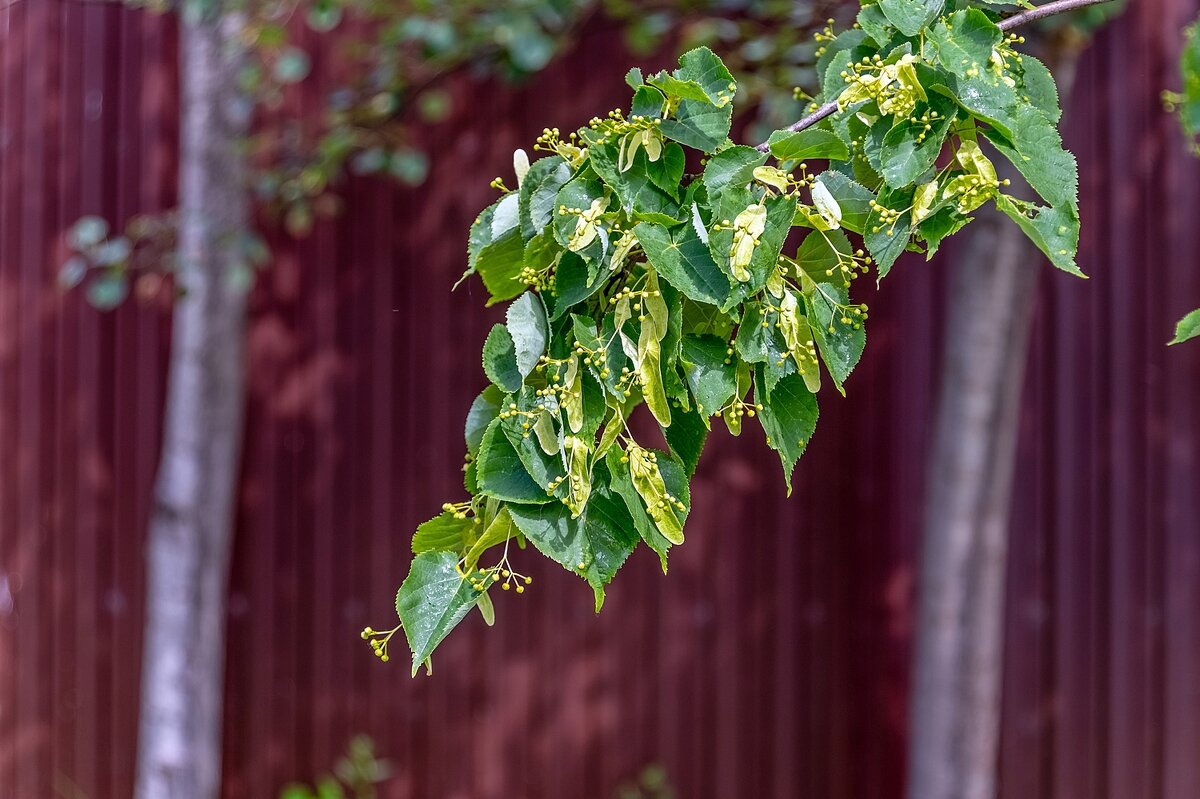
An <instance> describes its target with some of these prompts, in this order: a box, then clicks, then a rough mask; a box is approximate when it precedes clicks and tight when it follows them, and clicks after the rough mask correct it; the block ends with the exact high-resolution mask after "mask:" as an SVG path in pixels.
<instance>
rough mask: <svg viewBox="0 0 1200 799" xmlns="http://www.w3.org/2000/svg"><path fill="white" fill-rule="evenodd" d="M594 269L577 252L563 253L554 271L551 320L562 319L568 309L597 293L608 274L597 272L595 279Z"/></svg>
mask: <svg viewBox="0 0 1200 799" xmlns="http://www.w3.org/2000/svg"><path fill="white" fill-rule="evenodd" d="M592 271H593V270H590V269H589V268H588V265H587V263H586V262H585V261H584V260H583V259H582V258H580V257H579V256H578V255H576V254H575V253H573V252H563V253H562V256H561V257H560V258H559V260H558V266H557V267H556V268H555V271H554V292H553V294H552V295H551V302H552V306H551V307H552V311H551V313H550V321H551V322H556V321H558V320H559V319H561V318H562V317H563V315H564V314H565V313H567V311H569V310H571V309H572V308H573V307H575V306H576V305H578V304H579V303H581V302H583V301H584V300H586V299H587V298H588V297H590V296H592V295H593V294H595V293H596V292H597V291H598V290H599V289H600V287H601V286H603V285H604V281H605V280H607V278H608V275H607V274H604V273H601V274H597V275H596V276H595V278H594V279H593V277H592V274H591V273H592ZM543 296H545V295H543Z"/></svg>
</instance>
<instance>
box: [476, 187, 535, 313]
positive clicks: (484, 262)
mask: <svg viewBox="0 0 1200 799" xmlns="http://www.w3.org/2000/svg"><path fill="white" fill-rule="evenodd" d="M518 205H519V200H518V198H517V195H516V194H506V195H505V196H504V197H501V198H500V199H499V200H497V201H496V202H495V203H493V204H492V205H490V206H488V207H487V208H486V209H485V210H484V211H483V213H481V214H480V215H479V217H478V218H476V220H475V222H474V224H472V225H471V233H470V235H469V236H468V239H467V271H466V273H465V274H464V275H463V276H464V277H466V275H469V274H472V273H475V272H478V273H479V276H480V277H481V278H483V284H484V286H486V287H487V290H488V293H489V294H491V299H490V300H489V302H488V304H489V305H492V304H494V303H497V302H503V301H504V300H511V299H512V298H513V297H516V296H517V295H518V294H520V293H521V292H522V291H524V290H525V284H524V282H522V281H521V280H520V279H519V275H520V273H521V266H522V262H523V256H524V251H525V244H524V242H523V241H522V240H521V231H520V224H519V219H518V216H517V211H518Z"/></svg>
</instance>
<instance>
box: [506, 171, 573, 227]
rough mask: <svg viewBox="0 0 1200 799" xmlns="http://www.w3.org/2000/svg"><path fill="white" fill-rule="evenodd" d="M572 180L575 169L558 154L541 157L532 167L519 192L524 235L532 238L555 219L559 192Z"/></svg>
mask: <svg viewBox="0 0 1200 799" xmlns="http://www.w3.org/2000/svg"><path fill="white" fill-rule="evenodd" d="M570 179H571V167H570V166H569V165H568V164H567V162H566V161H564V160H563V159H562V158H559V157H558V156H557V155H552V156H549V157H548V158H540V159H538V160H537V161H534V162H533V164H531V165H530V167H529V171H528V172H527V173H526V174H525V178H524V179H523V180H522V181H521V188H520V190H519V191H518V192H517V196H518V198H519V213H520V220H521V234H522V235H523V236H524V237H525V238H526V239H531V238H533V237H534V236H536V235H537V234H539V233H541V232H542V230H544V229H545V227H546V225H548V224H550V222H551V221H552V220H553V219H554V214H555V212H556V207H555V205H554V201H555V199H556V198H557V196H558V191H559V189H561V188H562V187H563V186H564V185H566V183H567V181H568V180H570Z"/></svg>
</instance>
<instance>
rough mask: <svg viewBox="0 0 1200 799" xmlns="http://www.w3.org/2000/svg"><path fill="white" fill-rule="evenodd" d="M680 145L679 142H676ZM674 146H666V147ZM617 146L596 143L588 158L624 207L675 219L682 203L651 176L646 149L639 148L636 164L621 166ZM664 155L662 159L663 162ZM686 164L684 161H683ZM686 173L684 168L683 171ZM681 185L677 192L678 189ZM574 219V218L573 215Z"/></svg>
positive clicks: (635, 213) (634, 212)
mask: <svg viewBox="0 0 1200 799" xmlns="http://www.w3.org/2000/svg"><path fill="white" fill-rule="evenodd" d="M673 146H674V147H676V148H678V147H679V145H673ZM668 149H670V147H667V148H664V151H665V150H668ZM617 154H618V149H617V145H614V144H611V143H606V142H594V143H592V144H590V145H589V147H588V160H589V161H590V162H591V165H592V168H593V169H594V170H595V171H596V174H597V175H599V176H600V177H601V178H602V179H603V180H604V182H605V183H607V184H608V185H609V186H611V187H612V188H613V189H614V190H615V191H616V193H617V198H618V200H619V201H620V204H621V209H622V210H623V211H625V213H626V214H627V215H630V216H638V217H642V218H646V217H651V218H653V217H656V216H660V217H663V219H661V220H657V221H663V222H668V221H669V222H672V223H673V222H674V221H676V219H675V217H677V216H678V215H679V204H678V203H676V202H675V200H674V198H673V197H672V194H671V193H669V192H667V191H664V190H663V189H661V188H659V186H658V185H657V184H656V183H655V182H654V181H653V180H652V179H651V177H650V162H649V159H648V158H647V156H646V151H645V149H644V148H641V147H639V148H638V151H637V153H636V154H635V156H634V158H633V166H632V167H630V168H628V169H624V170H623V169H621V168H620V167H619V166H618V164H617ZM662 160H663V159H662V157H661V156H660V158H659V161H662ZM680 166H682V163H680ZM680 175H681V176H682V169H681V170H680ZM678 188H679V187H678V184H676V185H675V187H674V191H677V190H678ZM570 218H571V219H572V220H573V219H574V217H570Z"/></svg>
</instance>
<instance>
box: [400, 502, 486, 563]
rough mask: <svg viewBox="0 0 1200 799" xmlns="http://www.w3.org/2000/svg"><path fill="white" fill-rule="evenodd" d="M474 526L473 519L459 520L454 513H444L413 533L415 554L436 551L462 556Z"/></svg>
mask: <svg viewBox="0 0 1200 799" xmlns="http://www.w3.org/2000/svg"><path fill="white" fill-rule="evenodd" d="M474 526H475V519H473V518H465V519H457V518H455V517H454V514H453V513H452V512H450V511H443V512H442V513H441V514H439V515H437V516H434V517H433V518H432V519H430V520H429V521H427V522H425V523H423V524H421V525H420V526H419V527H417V531H416V532H415V533H413V540H412V551H413V554H414V555H420V554H421V553H422V552H431V551H435V550H436V551H445V552H454V553H456V554H461V553H462V551H463V549H464V548H465V547H466V544H467V541H468V540H469V536H470V535H471V531H472V529H473V528H474Z"/></svg>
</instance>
